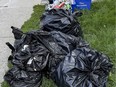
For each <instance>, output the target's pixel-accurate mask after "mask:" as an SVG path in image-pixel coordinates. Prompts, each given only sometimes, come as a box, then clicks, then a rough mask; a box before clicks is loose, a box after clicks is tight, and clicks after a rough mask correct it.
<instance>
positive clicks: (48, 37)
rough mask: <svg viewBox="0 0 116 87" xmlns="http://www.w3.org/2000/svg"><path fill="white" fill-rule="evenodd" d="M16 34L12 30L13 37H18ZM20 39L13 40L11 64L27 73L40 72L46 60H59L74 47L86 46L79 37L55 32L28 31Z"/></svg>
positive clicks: (14, 30)
mask: <svg viewBox="0 0 116 87" xmlns="http://www.w3.org/2000/svg"><path fill="white" fill-rule="evenodd" d="M18 32H20V31H18V30H17V31H16V29H15V28H13V33H14V37H17V35H19V34H15V33H18ZM20 37H21V38H20V39H19V38H18V39H17V38H15V39H16V40H15V43H14V52H13V53H12V57H13V59H12V63H13V64H14V65H17V66H18V67H20V68H21V69H25V70H28V71H41V70H43V69H44V68H45V67H46V64H47V62H48V59H49V60H50V59H52V60H53V58H54V57H55V60H59V59H60V60H61V59H63V58H64V57H65V56H66V55H67V54H68V53H70V52H71V51H72V50H74V49H75V48H76V47H81V46H88V44H87V43H86V42H85V41H83V40H82V39H81V38H80V37H78V38H77V37H74V36H72V35H66V34H64V33H61V32H57V31H51V32H46V31H30V32H27V33H26V34H21V36H20ZM51 56H52V57H51ZM56 56H57V58H56ZM60 56H61V58H60ZM52 60H51V61H52ZM52 62H55V61H52ZM57 63H58V61H57ZM51 65H52V64H51Z"/></svg>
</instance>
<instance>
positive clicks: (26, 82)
mask: <svg viewBox="0 0 116 87" xmlns="http://www.w3.org/2000/svg"><path fill="white" fill-rule="evenodd" d="M4 78H5V80H6V81H7V82H8V83H9V84H10V86H11V87H39V86H40V85H41V82H42V72H29V71H25V70H21V69H20V68H18V67H17V66H13V68H12V69H11V70H9V71H8V72H7V73H6V75H5V76H4Z"/></svg>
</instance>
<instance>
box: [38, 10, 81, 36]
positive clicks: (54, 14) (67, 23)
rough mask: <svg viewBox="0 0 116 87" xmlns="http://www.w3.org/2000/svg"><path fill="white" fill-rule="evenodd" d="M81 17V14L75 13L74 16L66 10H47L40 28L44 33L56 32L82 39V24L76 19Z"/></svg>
mask: <svg viewBox="0 0 116 87" xmlns="http://www.w3.org/2000/svg"><path fill="white" fill-rule="evenodd" d="M81 15H82V13H81V12H75V13H73V14H72V13H71V12H70V11H69V10H64V9H51V10H47V11H45V12H44V13H43V15H42V17H41V19H40V20H41V21H40V26H41V29H42V30H44V31H53V30H55V31H61V32H63V33H65V34H71V35H74V36H76V37H78V36H81V37H82V36H83V35H82V29H81V26H80V23H79V22H78V21H77V19H76V18H77V17H79V16H81Z"/></svg>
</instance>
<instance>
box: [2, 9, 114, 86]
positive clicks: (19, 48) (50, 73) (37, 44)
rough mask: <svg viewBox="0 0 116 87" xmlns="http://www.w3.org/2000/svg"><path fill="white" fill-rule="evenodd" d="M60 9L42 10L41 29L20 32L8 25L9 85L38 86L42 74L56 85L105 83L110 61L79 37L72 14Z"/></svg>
mask: <svg viewBox="0 0 116 87" xmlns="http://www.w3.org/2000/svg"><path fill="white" fill-rule="evenodd" d="M79 15H80V13H78V12H76V13H73V14H70V13H68V11H66V10H63V9H52V10H49V11H45V13H43V15H42V17H41V23H40V25H41V29H38V30H33V31H29V32H27V33H24V32H22V31H21V30H20V29H18V28H16V27H13V26H12V27H11V28H12V32H13V34H14V38H15V42H14V45H11V44H10V43H9V42H7V43H6V44H7V45H8V47H9V48H10V49H11V55H10V57H9V61H11V62H12V64H13V67H12V68H11V69H10V70H9V71H8V72H7V73H6V74H5V76H4V79H5V80H6V81H7V82H8V83H9V85H10V87H40V86H41V84H42V78H43V76H45V77H49V78H51V79H52V80H53V81H54V82H55V84H56V85H57V86H58V87H106V83H107V78H108V75H109V72H110V71H111V69H112V66H113V65H112V62H111V61H110V60H109V58H108V57H107V56H106V55H105V54H103V53H100V52H98V51H96V50H94V49H92V48H91V47H90V46H89V44H88V43H87V42H86V41H85V40H84V39H83V35H82V30H81V27H80V24H79V22H77V21H76V16H79Z"/></svg>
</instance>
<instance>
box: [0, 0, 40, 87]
mask: <svg viewBox="0 0 116 87" xmlns="http://www.w3.org/2000/svg"><path fill="white" fill-rule="evenodd" d="M38 3H40V0H0V83H2V81H3V76H4V74H5V72H6V71H7V70H8V68H7V59H8V56H9V55H10V49H9V48H8V47H7V46H6V45H5V43H6V42H10V43H12V44H13V41H14V38H13V35H12V33H11V28H10V27H11V26H12V25H13V26H16V27H18V28H20V27H21V26H22V25H23V24H24V22H25V21H26V20H27V19H29V18H30V16H31V13H32V12H33V6H34V5H36V4H38ZM0 87H1V85H0Z"/></svg>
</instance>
